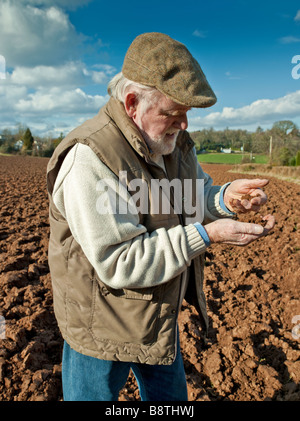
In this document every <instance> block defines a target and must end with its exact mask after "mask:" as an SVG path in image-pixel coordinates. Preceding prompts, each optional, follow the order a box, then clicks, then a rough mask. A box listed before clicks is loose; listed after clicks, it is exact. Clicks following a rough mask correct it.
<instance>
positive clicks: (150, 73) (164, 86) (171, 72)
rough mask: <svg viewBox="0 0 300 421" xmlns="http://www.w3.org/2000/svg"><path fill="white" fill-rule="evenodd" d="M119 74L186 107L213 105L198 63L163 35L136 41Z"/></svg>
mask: <svg viewBox="0 0 300 421" xmlns="http://www.w3.org/2000/svg"><path fill="white" fill-rule="evenodd" d="M122 73H123V75H124V76H125V77H126V78H127V79H130V80H132V81H133V82H137V83H141V84H143V85H146V86H152V87H155V88H156V89H157V90H159V91H160V92H161V93H163V94H164V95H166V96H167V97H169V98H170V99H172V100H173V101H175V102H177V103H179V104H181V105H186V106H187V107H198V108H206V107H211V106H212V105H214V104H215V103H216V101H217V98H216V96H215V94H214V92H213V90H212V89H211V87H210V85H209V83H208V82H207V80H206V77H205V75H204V73H203V71H202V69H201V67H200V65H199V63H198V62H197V61H196V60H195V59H194V57H193V56H192V55H191V53H190V52H189V51H188V49H187V48H186V47H185V46H184V45H183V44H182V43H180V42H178V41H175V40H174V39H172V38H171V37H169V36H168V35H165V34H161V33H158V32H150V33H145V34H141V35H139V36H138V37H136V38H135V39H134V41H133V42H132V44H131V45H130V47H129V48H128V51H127V53H126V55H125V58H124V63H123V68H122Z"/></svg>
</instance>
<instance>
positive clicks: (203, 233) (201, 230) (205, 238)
mask: <svg viewBox="0 0 300 421" xmlns="http://www.w3.org/2000/svg"><path fill="white" fill-rule="evenodd" d="M194 226H195V227H196V228H197V230H198V232H199V234H200V235H201V237H202V239H203V241H204V243H205V245H206V247H209V246H210V239H209V236H208V234H207V232H206V229H205V228H204V226H203V225H201V224H200V223H199V222H195V223H194Z"/></svg>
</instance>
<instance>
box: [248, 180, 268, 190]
mask: <svg viewBox="0 0 300 421" xmlns="http://www.w3.org/2000/svg"><path fill="white" fill-rule="evenodd" d="M245 181H246V183H245V184H246V185H247V186H248V187H250V188H261V187H264V186H266V185H267V184H269V180H268V179H267V178H253V179H245Z"/></svg>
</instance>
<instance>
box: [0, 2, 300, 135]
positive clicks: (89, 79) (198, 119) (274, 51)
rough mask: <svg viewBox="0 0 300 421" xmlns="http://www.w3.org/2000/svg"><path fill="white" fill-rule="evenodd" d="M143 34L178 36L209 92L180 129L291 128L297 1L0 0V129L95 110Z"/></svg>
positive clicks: (299, 102)
mask: <svg viewBox="0 0 300 421" xmlns="http://www.w3.org/2000/svg"><path fill="white" fill-rule="evenodd" d="M143 32H164V33H166V34H168V35H170V36H171V37H173V38H175V39H177V40H178V41H181V42H183V43H184V44H185V45H186V46H187V47H188V48H189V50H190V51H191V53H192V54H193V55H194V57H195V58H196V59H197V60H198V61H199V63H200V65H201V66H202V68H203V70H204V72H205V74H206V76H207V78H208V80H209V82H210V84H211V86H212V87H213V89H214V91H215V92H216V95H217V97H218V102H217V104H216V105H215V106H213V107H212V108H209V109H205V110H203V109H202V110H201V109H193V110H191V111H190V112H189V130H200V129H202V128H209V127H213V128H214V129H216V130H218V129H224V128H226V127H229V128H233V129H237V128H241V129H246V130H250V131H251V130H256V128H257V127H258V126H261V127H263V128H264V129H267V128H270V127H272V125H273V123H274V122H275V121H279V120H286V119H289V120H292V121H294V122H295V123H296V124H298V125H299V127H300V78H299V79H298V78H295V76H296V77H297V76H298V73H299V76H300V68H299V70H298V68H296V66H297V64H298V63H299V64H300V3H299V1H294V0H289V1H286V2H282V1H277V0H273V1H270V0H264V1H262V0H260V1H257V0H252V1H244V0H222V1H221V0H210V1H209V2H208V1H207V0H206V1H201V0H197V1H196V0H186V1H184V2H183V1H178V0H172V1H169V0H167V1H163V0H152V1H151V2H149V3H148V2H141V1H137V0H131V1H130V2H128V3H127V4H126V3H125V2H124V1H111V2H108V1H107V0H105V1H103V0H72V1H68V0H53V1H50V0H2V1H1V2H0V55H2V56H3V57H4V58H5V61H6V74H5V76H6V78H5V79H1V78H0V132H1V130H2V129H4V128H6V127H7V128H14V127H15V125H16V124H17V123H22V124H25V125H27V126H29V127H30V128H31V130H32V132H33V133H34V134H36V135H43V136H46V135H50V136H57V135H59V134H60V132H63V133H64V134H66V133H67V132H68V131H70V130H71V129H72V128H74V127H76V126H77V125H78V124H80V123H81V122H83V121H84V120H86V119H87V118H90V117H92V116H93V115H95V114H96V113H97V112H98V109H99V108H100V107H101V106H102V105H103V104H105V102H106V101H107V99H108V97H107V91H106V86H107V82H108V81H109V79H110V78H111V77H112V76H114V75H115V74H116V73H118V72H119V71H120V70H121V68H122V62H123V58H124V55H125V53H126V50H127V48H128V46H129V44H130V43H131V42H132V40H133V39H134V38H135V37H136V36H137V35H139V34H140V33H143ZM297 55H298V56H299V60H298V59H297V57H296V58H295V59H294V60H295V63H292V59H293V57H295V56H297ZM299 67H300V66H299ZM293 68H294V73H293V75H294V77H293V76H292V70H293ZM0 71H1V69H0Z"/></svg>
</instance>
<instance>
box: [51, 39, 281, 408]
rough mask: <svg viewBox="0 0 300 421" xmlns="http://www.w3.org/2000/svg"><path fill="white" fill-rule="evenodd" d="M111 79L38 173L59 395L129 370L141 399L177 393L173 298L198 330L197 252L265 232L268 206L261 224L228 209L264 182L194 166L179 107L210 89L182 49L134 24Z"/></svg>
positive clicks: (254, 203) (201, 308)
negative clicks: (91, 113)
mask: <svg viewBox="0 0 300 421" xmlns="http://www.w3.org/2000/svg"><path fill="white" fill-rule="evenodd" d="M108 91H109V93H110V96H111V99H110V100H109V102H108V103H107V104H106V105H105V106H104V107H103V108H102V109H101V110H100V112H99V114H98V115H97V116H96V117H94V118H93V119H91V120H88V121H87V122H85V123H84V124H83V125H82V126H80V127H79V128H77V129H75V130H74V131H72V132H71V133H70V134H69V135H68V136H67V137H66V138H65V139H64V140H63V141H62V142H61V143H60V145H59V146H58V147H57V148H56V150H55V152H54V154H53V156H52V158H51V160H50V162H49V165H48V171H47V182H48V191H49V198H50V224H51V234H50V241H49V265H50V270H51V277H52V283H53V296H54V309H55V314H56V317H57V321H58V324H59V327H60V330H61V333H62V336H63V338H64V340H65V342H64V350H63V392H64V399H65V400H106V401H109V400H117V399H118V395H119V391H120V389H121V388H122V387H123V385H124V384H125V382H126V379H127V377H128V374H129V370H130V369H132V371H133V373H134V375H135V377H136V380H137V383H138V386H139V390H140V395H141V398H142V399H143V400H150V401H157V400H163V401H171V400H181V401H184V400H187V388H186V381H185V373H184V367H183V362H182V358H181V354H180V346H179V338H178V328H177V317H178V312H179V311H180V307H181V303H182V300H183V298H184V297H185V298H186V299H187V300H189V301H190V302H193V304H194V305H195V306H196V308H197V309H198V312H199V316H200V317H199V320H201V321H202V322H203V326H204V329H207V326H208V321H207V313H206V305H205V297H204V294H203V290H202V284H203V261H204V257H203V256H204V252H205V250H206V249H207V248H208V247H211V245H212V244H213V243H227V244H236V245H246V244H248V243H250V242H251V241H253V240H256V239H257V238H260V237H261V236H263V235H265V234H267V233H268V231H269V230H270V229H271V228H272V227H273V225H274V218H273V217H272V216H271V215H267V216H266V217H265V219H266V222H267V224H266V225H265V227H264V228H263V227H262V226H261V225H258V224H250V223H242V222H238V221H236V220H234V219H233V218H232V216H234V215H235V212H246V211H249V210H258V209H259V208H260V206H261V205H262V204H263V203H265V202H266V195H265V194H264V193H263V191H262V190H261V188H262V187H263V186H265V185H266V184H267V182H268V181H267V180H260V179H256V180H236V181H234V182H232V183H227V184H225V185H224V186H213V185H212V180H211V178H210V177H209V176H208V175H207V174H205V173H204V172H203V171H202V169H201V167H200V165H199V164H198V163H197V158H196V154H195V149H194V144H193V141H192V140H191V139H190V137H189V135H188V133H187V132H186V129H187V126H188V121H187V111H188V110H189V109H190V108H192V107H198V108H203V107H209V106H212V105H213V104H214V103H215V102H216V97H215V95H214V93H213V91H212V89H211V87H210V85H209V84H208V82H207V80H206V78H205V76H204V74H203V72H202V69H201V68H200V66H199V64H198V63H197V62H196V60H195V59H194V58H193V57H192V55H191V54H190V53H189V51H188V50H187V49H186V47H185V46H184V45H183V44H181V43H179V42H177V41H175V40H173V39H172V38H170V37H169V36H167V35H164V34H160V33H147V34H142V35H140V36H138V37H137V38H136V39H135V40H134V41H133V43H132V44H131V46H130V47H129V49H128V52H127V54H126V56H125V60H124V65H123V68H122V73H121V74H118V75H117V76H115V77H114V78H113V80H112V81H111V82H110V84H109V86H108ZM163 180H165V181H168V182H169V183H172V182H174V181H175V180H176V181H177V184H176V189H175V188H174V189H172V188H170V189H169V192H166V191H164V188H165V185H164V184H163V183H160V182H162V181H163ZM199 180H200V181H202V187H203V188H202V189H201V188H200V190H199V189H198V188H197V181H199ZM186 181H191V184H188V183H186ZM153 182H156V183H158V184H159V188H155V187H154V185H155V183H153ZM174 185H175V184H174ZM133 186H137V188H136V190H134V188H133ZM145 186H146V188H145ZM187 186H190V187H187ZM195 186H196V187H195ZM156 187H157V186H156ZM198 187H199V186H198ZM141 190H143V195H141V194H140V195H139V196H138V197H139V200H136V201H134V200H133V198H134V197H135V199H136V194H137V191H141ZM179 190H180V192H179ZM201 192H202V193H201ZM245 194H249V195H250V196H249V197H248V200H246V199H244V198H243V196H244V195H245ZM185 200H188V201H190V202H191V203H190V205H191V206H190V208H191V209H192V210H196V209H197V203H198V205H199V203H200V205H201V206H202V209H203V214H202V216H201V212H200V213H199V212H197V211H195V212H194V213H195V215H194V216H195V217H196V220H194V221H193V220H192V218H190V216H191V215H190V214H191V213H192V212H189V211H187V210H186V208H185V207H184V206H180V205H182V202H184V201H185ZM166 201H168V203H169V205H170V206H169V210H168V211H167V212H166V211H164V205H165V203H163V202H166ZM178 201H179V202H181V203H178ZM132 202H134V203H132ZM126 205H128V206H126ZM129 205H130V206H129ZM154 205H155V206H154ZM201 206H200V207H201ZM124 209H125V210H124ZM197 218H198V219H197Z"/></svg>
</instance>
